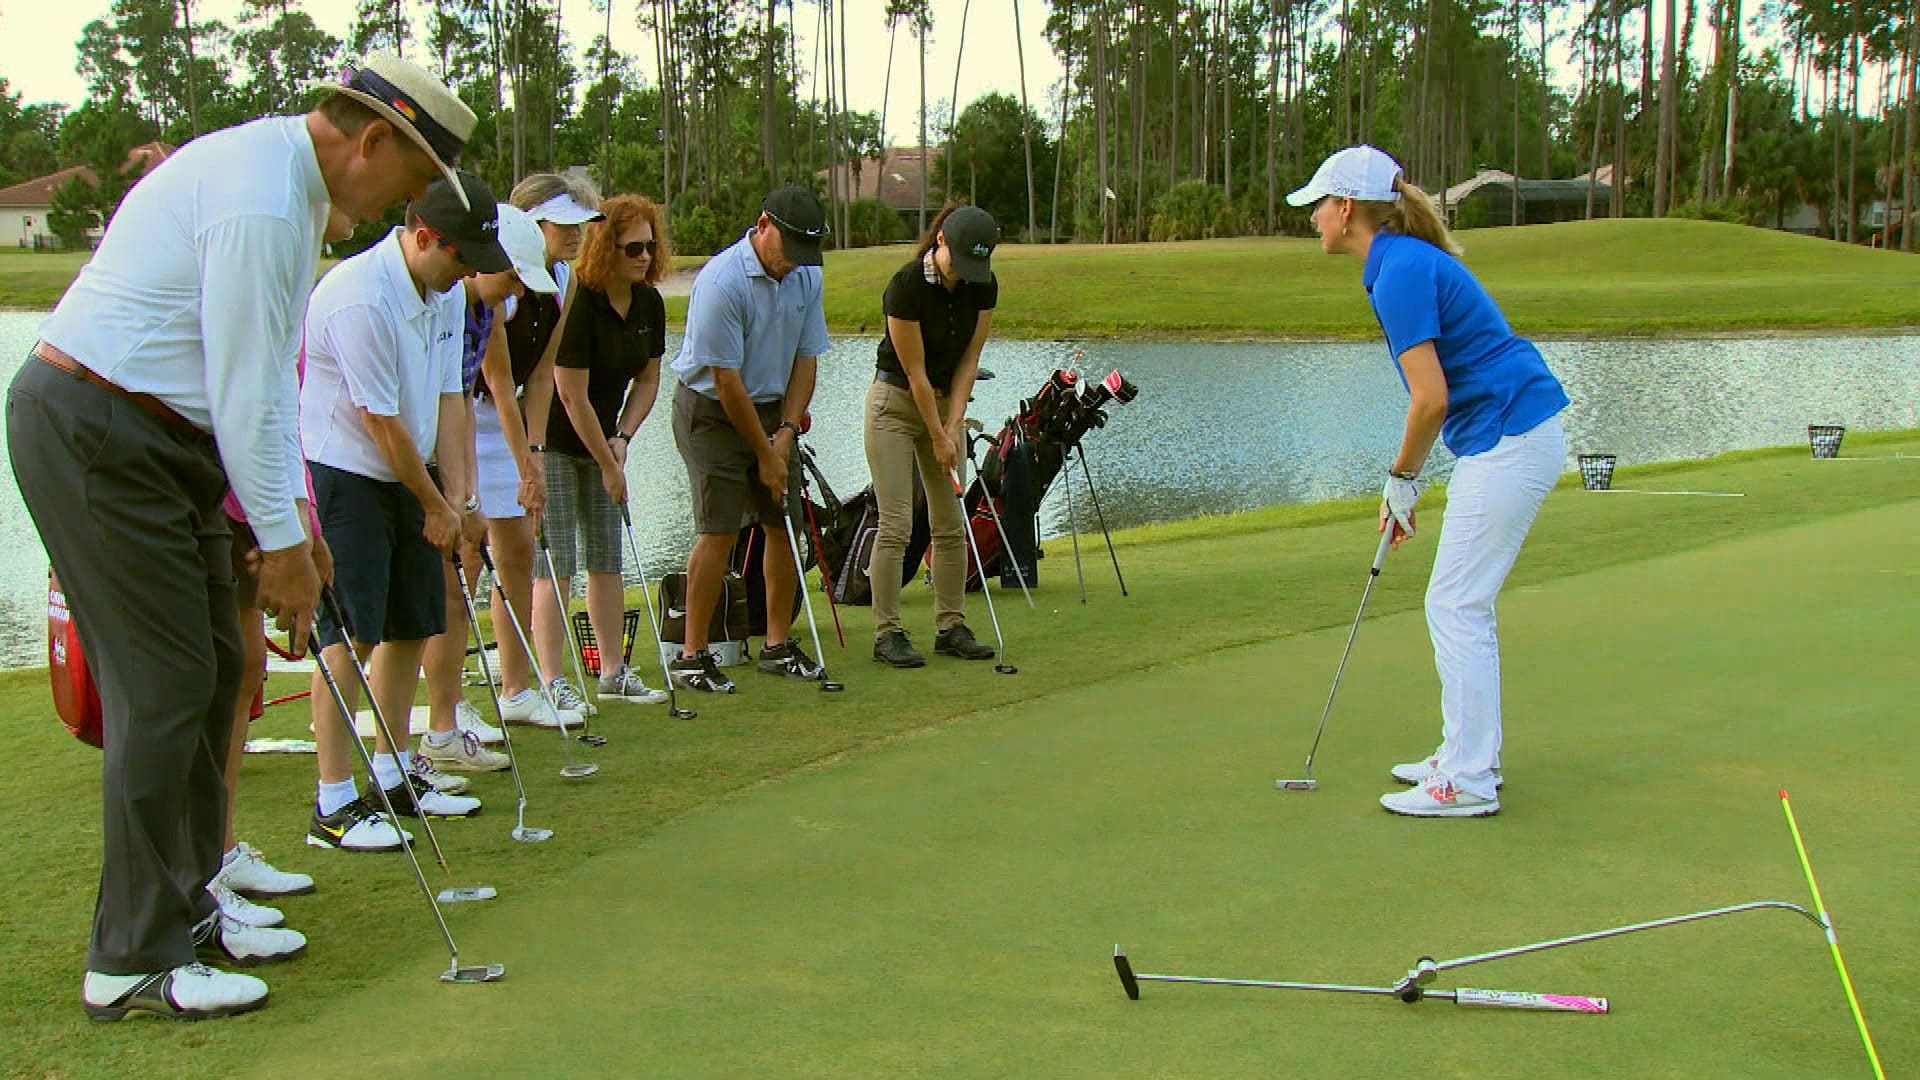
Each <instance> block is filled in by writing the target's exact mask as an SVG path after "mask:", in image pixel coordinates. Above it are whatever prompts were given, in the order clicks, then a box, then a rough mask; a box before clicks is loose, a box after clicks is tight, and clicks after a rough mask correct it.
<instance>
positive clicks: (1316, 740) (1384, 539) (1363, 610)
mask: <svg viewBox="0 0 1920 1080" xmlns="http://www.w3.org/2000/svg"><path fill="white" fill-rule="evenodd" d="M1392 544H1393V528H1392V525H1391V524H1389V525H1388V527H1387V528H1386V529H1383V530H1382V531H1381V533H1380V550H1378V551H1376V552H1374V553H1373V568H1372V569H1371V570H1368V571H1367V587H1366V589H1365V590H1364V591H1363V592H1361V594H1360V610H1359V611H1356V612H1354V615H1353V629H1351V630H1349V631H1347V647H1346V648H1345V649H1343V650H1342V651H1341V653H1340V666H1339V667H1338V668H1336V669H1334V672H1333V688H1332V689H1330V690H1328V691H1327V705H1326V708H1324V709H1321V710H1320V726H1319V728H1317V729H1316V730H1315V731H1314V733H1313V745H1312V746H1311V747H1309V748H1308V749H1307V768H1306V773H1305V775H1303V776H1302V777H1301V778H1300V779H1298V780H1288V779H1285V778H1282V779H1279V780H1275V781H1274V782H1273V786H1274V787H1276V788H1279V789H1280V790H1281V791H1317V790H1319V788H1320V781H1318V780H1315V779H1314V778H1313V755H1314V754H1316V753H1318V752H1319V750H1320V736H1322V735H1324V734H1326V732H1327V717H1329V716H1331V715H1333V696H1334V695H1335V694H1338V693H1339V692H1340V676H1342V675H1344V674H1346V671H1347V657H1349V656H1352V655H1353V639H1354V638H1356V637H1358V636H1359V634H1360V620H1361V619H1363V618H1365V617H1366V614H1367V598H1368V597H1370V596H1372V595H1373V583H1374V582H1376V581H1379V580H1380V566H1381V564H1382V563H1384V562H1386V561H1387V549H1388V548H1389V547H1391V546H1392Z"/></svg>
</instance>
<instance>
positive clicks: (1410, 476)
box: [1387, 466, 1420, 480]
mask: <svg viewBox="0 0 1920 1080" xmlns="http://www.w3.org/2000/svg"><path fill="white" fill-rule="evenodd" d="M1387 475H1388V476H1391V477H1393V478H1394V479H1396V480H1418V479H1420V474H1419V473H1417V472H1397V471H1395V470H1394V468H1393V467H1392V466H1388V467H1387Z"/></svg>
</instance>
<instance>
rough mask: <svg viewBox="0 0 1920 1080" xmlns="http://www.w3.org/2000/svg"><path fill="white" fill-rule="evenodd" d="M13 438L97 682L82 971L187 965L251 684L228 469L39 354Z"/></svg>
mask: <svg viewBox="0 0 1920 1080" xmlns="http://www.w3.org/2000/svg"><path fill="white" fill-rule="evenodd" d="M7 450H8V453H9V454H11V455H12V459H13V473H14V477H15V479H16V480H17V481H18V482H19V485H20V494H21V495H22V496H24V497H25V499H26V503H27V510H28V512H29V513H30V514H32V515H33V523H34V526H35V527H36V528H37V529H38V530H39V532H40V539H41V541H42V542H43V543H44V544H45V545H46V549H47V555H48V556H49V558H50V559H51V561H52V563H53V569H54V572H55V573H57V574H59V575H60V584H61V585H62V586H63V587H64V588H65V590H66V594H67V600H68V602H69V603H70V604H71V605H72V610H73V613H74V622H75V626H76V629H77V630H78V631H79V635H80V644H81V646H82V648H84V649H85V650H86V657H87V665H88V667H89V668H90V669H91V670H92V672H93V677H94V680H95V682H96V683H97V685H98V687H99V690H100V703H101V707H102V710H103V717H102V719H103V721H104V734H105V742H106V749H105V750H104V751H103V752H102V755H101V773H100V788H101V796H102V800H101V801H102V807H101V810H102V825H103V829H102V840H103V848H104V850H103V851H102V860H101V867H100V893H99V897H98V899H97V900H96V901H95V904H94V911H93V939H92V942H91V943H90V945H89V947H88V949H87V969H88V970H89V971H97V972H100V973H102V974H107V975H137V974H145V973H149V972H155V971H164V970H167V969H169V968H174V967H178V966H179V965H181V964H186V963H190V962H192V960H193V958H194V943H193V928H194V926H195V925H196V924H197V923H199V922H201V921H202V920H204V919H206V918H207V917H208V916H210V915H212V914H213V912H214V902H213V898H212V897H211V896H209V895H208V894H207V891H206V884H207V881H208V879H209V878H211V877H212V876H213V874H214V873H215V872H216V871H217V870H219V868H220V856H221V851H220V846H221V840H222V839H223V836H224V818H225V814H226V789H225V787H224V786H223V784H222V769H223V767H224V764H225V761H226V750H227V737H228V735H229V733H230V732H231V730H232V724H233V710H234V698H235V696H236V694H237V691H238V687H239V682H240V664H241V655H240V628H239V619H238V615H237V611H238V606H237V605H238V600H237V597H236V595H235V586H234V579H233V562H232V558H231V555H230V550H231V545H232V533H231V532H230V530H229V529H228V527H227V521H226V516H225V515H224V514H223V513H222V512H221V510H220V499H221V496H222V495H223V494H224V493H225V491H226V486H227V482H226V474H225V472H224V471H223V470H222V469H221V466H220V457H219V454H218V453H217V452H216V450H215V449H214V446H213V442H212V441H211V440H203V441H196V440H194V439H192V438H190V437H188V436H186V435H185V434H183V433H181V432H178V431H176V430H174V429H172V428H170V427H168V426H167V425H165V424H164V423H162V422H161V421H160V420H158V419H156V418H154V417H152V416H149V415H148V414H146V413H145V412H142V411H141V410H140V409H139V408H137V407H136V406H134V405H133V404H132V403H130V402H128V401H127V400H125V399H124V398H121V397H119V396H117V395H115V394H113V393H111V392H109V391H107V390H105V389H103V388H101V387H97V386H93V385H90V384H88V383H85V382H82V381H80V380H79V379H77V378H74V377H73V376H71V375H67V374H65V373H63V372H60V371H58V370H56V369H54V368H52V367H50V366H48V365H47V364H45V363H42V362H41V361H39V360H37V359H33V358H31V357H29V358H28V359H27V360H26V362H25V364H24V365H23V366H22V367H21V369H20V372H19V374H18V375H16V376H15V377H14V380H13V385H12V387H11V388H10V389H9V391H8V393H7Z"/></svg>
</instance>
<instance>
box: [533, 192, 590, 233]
mask: <svg viewBox="0 0 1920 1080" xmlns="http://www.w3.org/2000/svg"><path fill="white" fill-rule="evenodd" d="M527 213H529V214H531V215H533V220H535V221H551V222H553V223H554V224H555V225H584V224H586V223H587V222H589V221H599V220H600V219H601V218H603V217H605V216H606V215H605V214H602V213H601V212H600V211H598V210H589V209H587V208H586V207H584V206H581V205H580V204H579V203H578V202H576V201H575V200H574V197H573V194H572V193H571V192H566V191H563V192H561V193H560V194H558V195H555V196H554V197H553V198H551V199H548V200H547V201H546V202H543V203H541V204H540V205H539V206H536V207H534V208H533V209H531V210H529V211H527Z"/></svg>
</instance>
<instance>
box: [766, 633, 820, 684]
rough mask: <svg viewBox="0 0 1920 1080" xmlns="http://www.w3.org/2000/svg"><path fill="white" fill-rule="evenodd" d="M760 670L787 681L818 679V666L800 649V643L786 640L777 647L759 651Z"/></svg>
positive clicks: (789, 639)
mask: <svg viewBox="0 0 1920 1080" xmlns="http://www.w3.org/2000/svg"><path fill="white" fill-rule="evenodd" d="M759 667H760V670H761V671H763V672H765V673H766V674H768V675H779V676H781V677H782V678H787V679H817V678H819V677H820V665H819V664H816V663H814V662H813V657H811V656H808V655H807V654H806V653H805V652H804V651H803V650H802V649H801V648H800V643H799V642H797V641H795V640H793V639H792V638H788V639H787V640H785V641H783V642H781V643H780V644H778V645H769V646H767V647H766V648H764V649H761V650H760V664H759Z"/></svg>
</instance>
